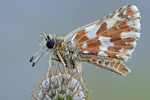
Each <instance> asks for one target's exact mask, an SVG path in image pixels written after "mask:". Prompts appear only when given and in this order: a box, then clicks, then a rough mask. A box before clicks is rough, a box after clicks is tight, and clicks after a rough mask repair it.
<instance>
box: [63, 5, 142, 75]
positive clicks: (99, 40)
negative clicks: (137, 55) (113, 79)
mask: <svg viewBox="0 0 150 100" xmlns="http://www.w3.org/2000/svg"><path fill="white" fill-rule="evenodd" d="M139 31H140V13H139V11H138V9H137V7H136V6H134V5H129V6H124V7H122V8H120V9H119V10H116V11H115V12H113V13H112V14H110V15H108V16H106V17H104V18H102V19H100V20H97V21H95V22H93V23H91V24H88V25H86V26H83V27H81V28H78V29H76V30H74V31H72V32H71V33H70V34H68V35H67V36H66V37H65V41H66V42H68V41H69V42H70V45H72V46H74V47H75V48H78V49H77V50H78V52H79V54H80V57H81V58H80V60H81V61H88V62H91V63H94V64H96V65H98V66H100V67H102V68H105V69H109V70H112V71H114V72H116V73H119V74H121V75H124V76H125V75H127V73H129V72H130V70H129V69H128V67H127V66H126V65H124V64H123V61H127V60H128V58H130V57H131V55H132V52H133V51H134V49H135V47H136V40H137V39H138V38H139V37H140V33H139Z"/></svg>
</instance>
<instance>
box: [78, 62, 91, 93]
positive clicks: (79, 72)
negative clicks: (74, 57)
mask: <svg viewBox="0 0 150 100" xmlns="http://www.w3.org/2000/svg"><path fill="white" fill-rule="evenodd" d="M75 64H76V65H75V68H76V71H77V74H78V75H79V78H80V82H81V84H82V86H83V88H84V89H85V90H86V92H87V93H89V91H88V89H87V88H86V86H85V84H84V82H83V78H82V69H81V65H80V64H79V62H76V61H75Z"/></svg>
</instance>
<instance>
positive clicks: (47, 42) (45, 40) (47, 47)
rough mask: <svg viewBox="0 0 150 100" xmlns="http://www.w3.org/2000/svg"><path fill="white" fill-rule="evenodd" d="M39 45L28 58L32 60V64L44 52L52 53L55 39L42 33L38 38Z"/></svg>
mask: <svg viewBox="0 0 150 100" xmlns="http://www.w3.org/2000/svg"><path fill="white" fill-rule="evenodd" d="M39 45H40V47H41V49H40V50H39V51H38V52H37V53H36V54H35V55H33V56H32V57H31V58H30V62H32V61H33V64H32V66H34V65H35V64H36V63H37V62H38V60H39V59H40V58H41V56H42V55H43V53H44V52H46V53H47V54H49V53H52V51H53V50H52V49H53V48H54V47H55V39H54V37H52V35H50V34H42V33H41V39H40V44H39Z"/></svg>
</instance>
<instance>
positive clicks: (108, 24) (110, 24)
mask: <svg viewBox="0 0 150 100" xmlns="http://www.w3.org/2000/svg"><path fill="white" fill-rule="evenodd" d="M105 22H106V23H107V28H111V27H112V26H113V25H114V24H115V23H116V20H115V19H108V20H107V21H105Z"/></svg>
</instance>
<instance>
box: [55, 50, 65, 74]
mask: <svg viewBox="0 0 150 100" xmlns="http://www.w3.org/2000/svg"><path fill="white" fill-rule="evenodd" d="M56 53H57V55H58V58H59V59H60V61H61V62H62V64H63V65H64V68H65V73H67V69H66V66H67V65H66V64H65V62H64V60H63V58H62V56H61V54H60V52H59V51H58V50H56Z"/></svg>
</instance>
